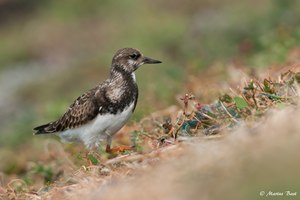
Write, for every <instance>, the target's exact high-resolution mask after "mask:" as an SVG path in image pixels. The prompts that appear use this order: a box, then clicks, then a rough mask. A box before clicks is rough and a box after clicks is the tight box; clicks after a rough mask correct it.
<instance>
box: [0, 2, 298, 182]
mask: <svg viewBox="0 0 300 200" xmlns="http://www.w3.org/2000/svg"><path fill="white" fill-rule="evenodd" d="M299 19H300V1H297V0H289V1H286V0H265V1H258V0H244V1H238V0H223V1H217V0H198V1H194V0H186V1H184V2H183V1H180V0H165V1H159V0H151V1H150V0H144V1H138V0H127V1H109V0H98V1H83V0H73V1H67V0H61V1H55V0H44V1H40V0H1V1H0V158H1V161H2V162H1V163H0V172H2V173H3V174H5V175H6V176H10V175H12V176H21V177H22V175H23V174H24V171H26V162H27V161H28V160H33V161H34V160H36V159H37V157H39V156H40V155H39V153H40V151H41V149H42V147H41V146H42V142H43V141H44V140H45V138H49V136H45V137H34V136H32V128H33V127H35V126H37V125H40V124H42V123H44V122H48V121H51V120H53V119H56V118H57V117H59V116H60V115H61V114H62V113H64V111H65V110H66V109H67V107H68V106H69V104H70V103H71V102H72V101H73V100H74V99H75V98H77V97H78V96H79V95H80V94H82V93H83V92H85V91H86V90H88V89H90V88H92V87H94V86H95V85H96V84H98V83H99V82H102V81H103V80H104V79H106V78H107V77H108V75H109V67H110V63H111V58H112V56H113V55H114V53H115V52H116V50H118V49H119V48H123V47H134V48H138V49H140V50H141V51H142V52H143V53H144V54H145V55H147V56H149V57H152V58H155V59H158V60H162V61H163V63H162V64H161V65H155V66H150V65H149V66H144V67H143V68H141V69H140V70H138V72H137V81H138V84H139V87H140V91H141V92H140V99H139V103H138V106H137V109H136V112H135V114H134V116H133V118H132V122H133V121H138V120H139V119H141V118H142V117H143V116H146V115H147V114H149V113H151V112H153V111H156V110H159V109H163V108H166V107H168V106H170V105H173V104H177V95H179V94H185V93H187V92H195V91H191V90H192V89H190V88H194V87H193V86H191V85H190V78H191V76H192V77H194V78H196V80H197V81H196V82H193V84H197V83H198V84H199V85H200V84H201V80H202V79H204V77H203V74H205V73H207V71H209V70H212V71H213V70H215V69H216V68H226V66H228V63H231V64H232V63H233V64H235V65H242V66H246V67H250V68H262V67H269V66H270V65H274V64H283V63H287V62H290V63H292V62H294V61H293V55H294V54H295V52H296V53H297V52H299V51H298V48H299V47H300V46H299V42H300V20H299ZM206 78H207V77H206ZM208 78H210V79H212V80H213V81H222V80H219V78H220V77H218V79H217V80H214V77H208ZM221 78H224V79H225V78H226V74H224V77H222V76H221ZM209 88H210V85H206V90H209ZM205 92H206V93H207V91H205ZM196 93H197V98H200V99H201V98H202V99H203V101H205V99H209V100H211V99H214V98H216V96H210V97H205V95H204V91H196ZM207 101H208V100H207ZM132 122H131V123H132ZM50 138H52V137H51V136H50ZM22 155H27V156H22ZM37 155H39V156H37ZM24 163H25V164H24Z"/></svg>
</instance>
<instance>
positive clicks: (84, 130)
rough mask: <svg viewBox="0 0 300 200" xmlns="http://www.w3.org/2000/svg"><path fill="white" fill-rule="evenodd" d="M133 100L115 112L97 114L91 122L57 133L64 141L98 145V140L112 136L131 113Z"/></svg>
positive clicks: (88, 145)
mask: <svg viewBox="0 0 300 200" xmlns="http://www.w3.org/2000/svg"><path fill="white" fill-rule="evenodd" d="M133 108H134V102H133V103H131V104H130V105H129V106H128V107H126V108H125V109H124V110H123V111H122V112H120V113H117V114H109V113H107V114H103V115H100V114H99V115H98V116H97V117H96V118H95V119H94V120H92V121H91V122H89V123H87V124H85V125H82V126H81V127H78V128H75V129H68V130H66V131H63V132H61V133H59V134H58V135H59V136H60V138H61V139H62V140H63V141H66V142H83V143H84V144H85V145H86V146H87V147H88V148H92V147H94V146H96V147H97V146H99V145H100V142H101V141H103V140H106V139H107V138H108V137H112V136H113V135H114V134H115V133H116V132H117V131H119V130H120V129H121V128H122V127H123V126H124V124H125V123H126V122H127V120H128V119H129V118H130V116H131V115H132V111H133Z"/></svg>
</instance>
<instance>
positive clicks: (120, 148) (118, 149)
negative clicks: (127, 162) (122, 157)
mask: <svg viewBox="0 0 300 200" xmlns="http://www.w3.org/2000/svg"><path fill="white" fill-rule="evenodd" d="M132 150H133V148H132V147H129V146H125V145H121V146H118V147H114V148H111V147H110V145H109V144H107V145H106V152H107V153H119V152H123V151H132Z"/></svg>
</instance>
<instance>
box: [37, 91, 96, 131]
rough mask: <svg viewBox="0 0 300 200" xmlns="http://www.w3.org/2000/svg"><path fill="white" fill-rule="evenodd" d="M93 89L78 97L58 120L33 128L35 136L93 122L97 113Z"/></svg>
mask: <svg viewBox="0 0 300 200" xmlns="http://www.w3.org/2000/svg"><path fill="white" fill-rule="evenodd" d="M95 89H96V88H94V89H92V90H90V91H88V92H86V93H85V94H83V95H81V96H80V97H78V98H77V99H76V100H75V101H74V103H73V104H72V105H71V106H70V107H69V109H68V111H67V112H66V113H65V114H64V115H63V116H62V117H61V118H60V119H58V120H56V121H54V122H51V123H48V124H45V125H42V126H39V127H36V128H34V130H35V131H37V132H36V134H42V133H55V132H61V131H64V130H67V129H73V128H77V127H80V126H82V125H84V124H86V123H88V122H89V121H91V120H93V119H94V118H95V117H96V116H97V114H98V112H99V108H98V105H97V103H96V101H95V97H94V94H95V91H96V90H95Z"/></svg>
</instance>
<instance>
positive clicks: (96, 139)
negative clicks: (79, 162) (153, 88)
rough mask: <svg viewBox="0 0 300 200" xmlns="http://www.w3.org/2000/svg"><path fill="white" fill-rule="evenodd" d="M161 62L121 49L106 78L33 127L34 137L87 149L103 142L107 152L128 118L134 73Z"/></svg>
mask: <svg viewBox="0 0 300 200" xmlns="http://www.w3.org/2000/svg"><path fill="white" fill-rule="evenodd" d="M157 63H161V61H158V60H154V59H152V58H148V57H145V56H143V54H142V53H141V52H140V51H139V50H137V49H133V48H123V49H120V50H118V51H117V52H116V54H115V55H114V57H113V59H112V64H111V69H110V78H109V79H107V80H106V81H104V82H103V83H101V84H99V85H97V86H96V87H94V88H92V89H91V90H89V91H87V92H86V93H84V94H83V95H81V96H79V97H78V98H77V99H76V100H75V101H74V102H73V103H72V104H71V106H70V107H69V109H68V110H67V111H66V112H65V114H63V116H62V117H60V118H59V119H58V120H56V121H53V122H50V123H47V124H44V125H41V126H38V127H35V128H34V131H35V132H34V134H35V135H38V134H51V133H53V134H56V135H58V136H59V137H60V138H61V139H62V141H65V142H82V143H83V144H85V146H86V147H87V148H89V149H92V148H95V147H96V148H97V147H99V146H100V143H101V142H102V141H105V140H106V142H107V146H106V151H108V152H109V151H111V142H112V137H113V136H114V135H115V134H116V133H117V132H118V131H119V130H120V129H121V128H122V127H123V126H124V125H125V123H126V122H127V121H128V119H129V118H130V116H131V115H132V113H133V111H134V109H135V106H136V103H137V100H138V86H137V83H136V79H135V70H137V69H138V68H139V67H140V66H141V65H143V64H157Z"/></svg>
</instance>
